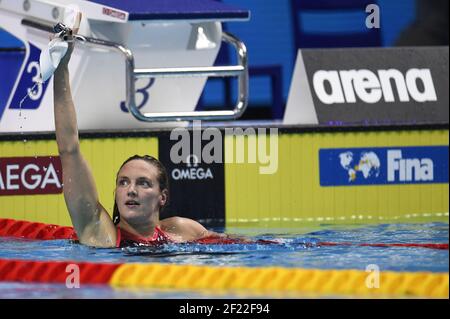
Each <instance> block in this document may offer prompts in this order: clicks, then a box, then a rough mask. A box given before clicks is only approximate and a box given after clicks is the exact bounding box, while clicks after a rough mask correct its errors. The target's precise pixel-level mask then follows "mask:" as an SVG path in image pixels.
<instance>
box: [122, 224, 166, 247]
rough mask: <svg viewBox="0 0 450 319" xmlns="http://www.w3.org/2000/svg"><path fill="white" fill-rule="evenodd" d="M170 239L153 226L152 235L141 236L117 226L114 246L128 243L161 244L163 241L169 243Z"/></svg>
mask: <svg viewBox="0 0 450 319" xmlns="http://www.w3.org/2000/svg"><path fill="white" fill-rule="evenodd" d="M170 242H172V240H171V239H170V238H169V235H167V234H166V233H165V232H164V231H163V230H162V229H161V228H159V227H158V226H156V227H155V231H154V232H153V236H151V237H141V236H136V235H134V234H131V233H129V232H127V231H126V230H124V229H122V228H120V227H117V241H116V247H123V246H128V245H130V244H143V245H149V246H150V245H162V244H165V243H170Z"/></svg>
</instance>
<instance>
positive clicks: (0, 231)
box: [0, 218, 449, 250]
mask: <svg viewBox="0 0 450 319" xmlns="http://www.w3.org/2000/svg"><path fill="white" fill-rule="evenodd" d="M0 237H13V238H26V239H36V240H54V239H71V240H77V235H76V232H75V230H74V229H73V227H69V226H58V225H52V224H44V223H36V222H28V221H23V220H15V219H2V218H0ZM196 243H200V244H209V245H213V244H239V243H243V244H244V243H248V242H242V241H240V240H239V239H230V238H217V237H212V238H209V237H208V238H203V239H200V240H198V241H196ZM250 243H252V242H250ZM253 243H254V244H258V243H259V244H279V243H278V242H276V241H271V240H257V241H255V242H253ZM317 245H318V246H368V247H411V248H428V249H440V250H448V249H449V247H448V243H350V242H318V243H317Z"/></svg>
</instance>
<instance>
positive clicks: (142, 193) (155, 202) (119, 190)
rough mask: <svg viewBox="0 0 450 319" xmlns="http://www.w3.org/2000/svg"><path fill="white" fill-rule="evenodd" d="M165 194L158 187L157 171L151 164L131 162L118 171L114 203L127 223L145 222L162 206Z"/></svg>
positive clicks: (164, 201)
mask: <svg viewBox="0 0 450 319" xmlns="http://www.w3.org/2000/svg"><path fill="white" fill-rule="evenodd" d="M166 194H167V192H166V191H161V189H160V186H159V182H158V169H157V168H156V167H155V166H154V165H152V164H151V163H147V162H146V161H143V160H132V161H130V162H128V163H126V164H125V165H124V166H123V167H122V168H121V169H120V171H119V174H118V176H117V184H116V203H117V207H118V209H119V212H120V216H121V218H123V219H125V220H126V221H127V222H128V223H131V224H136V223H140V222H147V221H148V219H149V218H151V216H154V214H157V213H158V212H159V210H160V208H161V207H162V206H164V204H165V203H166V200H167V195H166ZM157 216H159V215H157Z"/></svg>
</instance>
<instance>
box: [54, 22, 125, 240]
mask: <svg viewBox="0 0 450 319" xmlns="http://www.w3.org/2000/svg"><path fill="white" fill-rule="evenodd" d="M80 18H81V17H80ZM78 25H79V24H78ZM72 51H73V42H72V43H69V49H68V51H67V53H66V55H65V57H64V58H63V59H62V60H61V62H60V64H59V66H58V68H57V69H56V71H55V74H54V79H53V84H54V86H53V92H54V93H53V94H54V115H55V133H56V142H57V145H58V152H59V156H60V159H61V163H62V169H63V184H64V187H63V189H64V199H65V201H66V205H67V209H68V210H69V213H70V217H71V220H72V224H73V226H74V228H75V230H76V232H77V235H78V239H79V241H80V243H82V244H85V245H89V246H96V247H115V244H116V237H117V232H116V228H115V226H114V224H113V222H112V220H111V217H110V216H109V214H108V213H107V211H106V210H105V208H104V207H103V206H102V205H101V204H100V203H99V198H98V193H97V189H96V186H95V181H94V178H93V176H92V172H91V169H90V168H89V166H88V164H87V162H86V160H85V159H84V158H83V155H82V154H81V151H80V142H79V139H78V128H77V119H76V112H75V106H74V103H73V100H72V93H71V89H70V79H69V68H68V63H69V60H70V56H71V54H72Z"/></svg>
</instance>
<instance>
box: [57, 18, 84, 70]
mask: <svg viewBox="0 0 450 319" xmlns="http://www.w3.org/2000/svg"><path fill="white" fill-rule="evenodd" d="M80 23H81V12H77V15H76V17H75V21H74V24H73V28H72V32H71V34H67V35H65V36H64V40H65V41H67V43H68V45H69V47H68V48H67V52H66V54H65V55H64V57H63V58H62V59H61V62H60V63H59V65H58V69H60V68H64V67H67V66H68V65H69V61H70V58H71V56H72V52H73V49H74V47H75V38H74V36H75V35H76V34H78V30H79V29H80ZM58 69H57V70H58Z"/></svg>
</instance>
